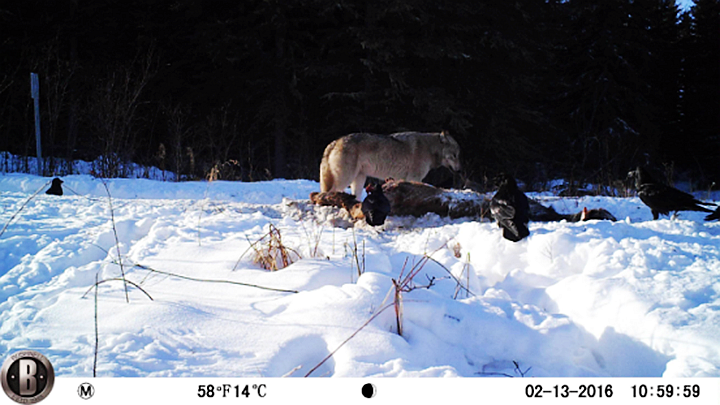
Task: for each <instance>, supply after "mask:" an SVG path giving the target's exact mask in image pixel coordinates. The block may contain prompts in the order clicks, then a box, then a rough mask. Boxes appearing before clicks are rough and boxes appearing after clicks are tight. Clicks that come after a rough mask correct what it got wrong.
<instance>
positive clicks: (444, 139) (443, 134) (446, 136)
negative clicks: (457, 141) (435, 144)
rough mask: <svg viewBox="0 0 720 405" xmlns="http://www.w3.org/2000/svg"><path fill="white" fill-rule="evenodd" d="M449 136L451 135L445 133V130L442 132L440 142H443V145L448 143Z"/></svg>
mask: <svg viewBox="0 0 720 405" xmlns="http://www.w3.org/2000/svg"><path fill="white" fill-rule="evenodd" d="M448 135H450V134H448V132H447V131H444V130H443V131H442V132H440V141H441V142H442V143H445V142H447V140H448Z"/></svg>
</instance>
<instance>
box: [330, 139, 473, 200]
mask: <svg viewBox="0 0 720 405" xmlns="http://www.w3.org/2000/svg"><path fill="white" fill-rule="evenodd" d="M440 166H446V167H448V168H450V169H452V170H455V171H457V170H460V147H459V145H458V143H457V142H456V141H455V139H453V138H452V137H451V136H450V135H448V134H446V133H445V132H442V133H421V132H401V133H396V134H392V135H375V134H366V133H360V134H350V135H346V136H344V137H342V138H339V139H336V140H335V141H333V142H332V143H330V144H329V145H328V146H327V147H326V148H325V153H324V154H323V158H322V162H321V163H320V190H321V191H322V192H330V191H344V190H345V189H346V188H347V187H348V186H350V188H351V190H352V194H353V195H355V196H356V197H360V193H361V192H362V189H363V187H364V185H365V180H366V179H367V177H375V178H378V179H383V180H384V179H386V178H389V177H392V178H395V179H403V180H408V181H421V180H422V179H423V178H424V177H425V176H426V175H427V174H428V172H429V171H430V170H431V169H434V168H437V167H440Z"/></svg>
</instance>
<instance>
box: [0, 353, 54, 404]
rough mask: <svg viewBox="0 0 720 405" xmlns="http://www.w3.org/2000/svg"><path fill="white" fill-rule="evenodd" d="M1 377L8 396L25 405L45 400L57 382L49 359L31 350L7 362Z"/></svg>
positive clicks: (13, 356) (10, 358)
mask: <svg viewBox="0 0 720 405" xmlns="http://www.w3.org/2000/svg"><path fill="white" fill-rule="evenodd" d="M0 376H1V379H2V387H3V390H4V391H5V393H6V394H7V396H8V397H10V399H12V400H13V401H15V402H18V403H24V404H34V403H37V402H40V401H42V400H43V399H45V397H47V396H48V394H50V391H51V390H52V386H53V382H54V380H55V373H54V371H53V368H52V365H51V364H50V362H49V361H48V359H46V358H45V356H43V355H42V354H40V353H38V352H34V351H29V350H28V351H22V352H18V353H15V354H13V355H12V356H10V357H9V358H8V359H7V360H5V364H4V365H3V368H2V373H1V375H0Z"/></svg>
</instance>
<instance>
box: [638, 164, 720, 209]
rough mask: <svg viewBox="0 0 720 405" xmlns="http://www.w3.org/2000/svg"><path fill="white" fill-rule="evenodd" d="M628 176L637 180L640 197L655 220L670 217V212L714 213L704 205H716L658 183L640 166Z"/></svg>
mask: <svg viewBox="0 0 720 405" xmlns="http://www.w3.org/2000/svg"><path fill="white" fill-rule="evenodd" d="M628 176H629V177H632V178H634V179H635V189H636V190H637V193H638V197H640V199H641V200H642V202H643V203H645V205H647V206H648V207H650V210H651V211H652V214H653V219H658V218H659V217H660V214H662V215H670V212H673V213H675V214H677V213H678V211H702V212H712V211H711V210H709V209H707V208H705V207H703V205H712V206H714V205H715V204H713V203H706V202H702V201H700V200H698V199H696V198H695V197H693V196H692V195H690V194H688V193H686V192H684V191H680V190H678V189H676V188H673V187H670V186H666V185H665V184H662V183H658V182H656V181H655V180H653V179H652V177H651V176H650V174H649V173H648V171H647V170H645V169H644V168H642V167H640V166H638V168H637V170H634V171H631V172H630V173H628Z"/></svg>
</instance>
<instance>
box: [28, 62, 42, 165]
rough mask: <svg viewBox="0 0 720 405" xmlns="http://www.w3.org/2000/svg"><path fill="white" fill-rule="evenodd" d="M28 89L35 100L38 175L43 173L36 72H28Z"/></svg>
mask: <svg viewBox="0 0 720 405" xmlns="http://www.w3.org/2000/svg"><path fill="white" fill-rule="evenodd" d="M30 90H31V95H32V98H33V101H34V102H35V147H36V151H37V166H38V176H42V175H43V162H42V143H41V142H40V140H41V138H40V80H39V79H38V75H37V73H30Z"/></svg>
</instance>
